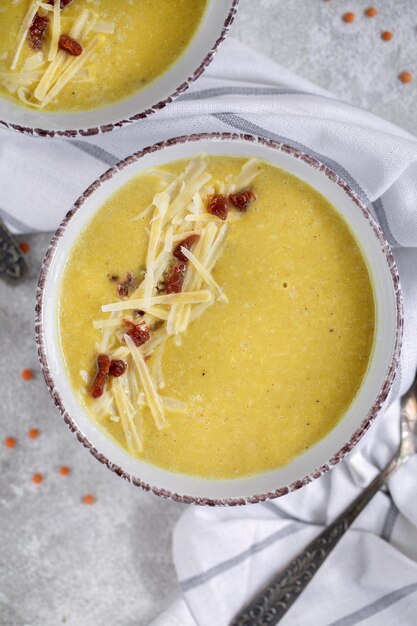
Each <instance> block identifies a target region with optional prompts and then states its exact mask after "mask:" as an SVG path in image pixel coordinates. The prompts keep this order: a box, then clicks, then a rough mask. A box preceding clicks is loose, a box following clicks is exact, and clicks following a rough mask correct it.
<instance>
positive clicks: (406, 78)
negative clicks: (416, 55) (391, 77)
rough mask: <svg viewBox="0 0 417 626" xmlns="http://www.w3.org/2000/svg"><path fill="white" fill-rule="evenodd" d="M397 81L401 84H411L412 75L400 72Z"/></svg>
mask: <svg viewBox="0 0 417 626" xmlns="http://www.w3.org/2000/svg"><path fill="white" fill-rule="evenodd" d="M399 79H400V81H401V82H402V83H411V82H412V80H413V75H412V74H411V72H401V74H400V75H399Z"/></svg>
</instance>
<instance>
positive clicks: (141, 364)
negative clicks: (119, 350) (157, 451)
mask: <svg viewBox="0 0 417 626" xmlns="http://www.w3.org/2000/svg"><path fill="white" fill-rule="evenodd" d="M124 339H125V341H126V345H127V347H128V348H129V350H130V353H131V355H132V358H133V362H134V364H135V367H136V369H137V372H138V374H139V378H140V381H141V383H142V387H143V391H144V392H145V397H146V401H147V403H148V406H149V410H150V412H151V414H152V417H153V419H154V421H155V425H156V427H157V428H158V429H159V430H161V429H162V428H165V426H167V425H168V424H167V420H166V417H165V411H164V407H163V404H162V400H161V398H160V397H159V395H158V392H157V390H156V386H155V383H154V381H153V380H152V377H151V375H150V372H149V369H148V366H147V365H146V363H145V359H144V358H143V355H142V352H141V351H140V349H139V348H138V347H137V346H135V344H134V342H133V341H132V339H131V338H130V337H129V335H125V336H124Z"/></svg>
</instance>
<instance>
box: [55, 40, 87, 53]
mask: <svg viewBox="0 0 417 626" xmlns="http://www.w3.org/2000/svg"><path fill="white" fill-rule="evenodd" d="M58 48H59V49H60V50H63V51H64V52H66V53H67V54H70V55H71V56H73V57H79V56H80V54H82V52H83V47H82V45H81V44H80V43H78V41H75V39H73V38H72V37H69V36H68V35H61V36H60V38H59V42H58Z"/></svg>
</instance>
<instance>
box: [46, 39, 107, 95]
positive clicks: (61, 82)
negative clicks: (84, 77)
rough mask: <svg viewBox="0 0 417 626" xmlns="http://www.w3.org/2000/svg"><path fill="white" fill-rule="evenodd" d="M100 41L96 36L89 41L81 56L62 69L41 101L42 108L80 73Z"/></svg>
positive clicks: (74, 58)
mask: <svg viewBox="0 0 417 626" xmlns="http://www.w3.org/2000/svg"><path fill="white" fill-rule="evenodd" d="M100 41H101V38H100V36H98V35H97V36H96V37H94V39H92V40H91V42H90V43H89V44H88V46H86V47H85V48H84V52H83V54H81V55H80V56H79V57H73V59H71V60H70V62H69V64H68V66H67V67H66V68H65V69H64V71H63V72H62V74H61V75H60V76H59V78H58V80H57V81H56V83H55V85H54V86H53V87H52V89H51V90H50V91H49V92H48V93H47V95H46V96H45V98H44V99H43V100H42V107H44V106H46V105H47V104H49V102H51V100H53V99H54V98H56V96H57V95H58V94H59V93H61V91H62V90H63V89H64V87H65V86H66V85H67V83H69V81H70V80H71V78H73V77H74V76H75V75H76V74H77V73H78V72H79V71H80V69H81V68H82V67H83V66H84V65H85V63H87V61H88V59H89V58H90V57H91V56H92V54H93V52H94V51H95V49H96V48H97V46H98V44H99V43H100Z"/></svg>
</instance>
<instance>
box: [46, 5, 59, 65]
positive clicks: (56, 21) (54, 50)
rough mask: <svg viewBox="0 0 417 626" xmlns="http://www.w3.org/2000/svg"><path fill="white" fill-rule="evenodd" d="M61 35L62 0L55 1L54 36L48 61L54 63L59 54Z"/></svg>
mask: <svg viewBox="0 0 417 626" xmlns="http://www.w3.org/2000/svg"><path fill="white" fill-rule="evenodd" d="M60 35H61V0H54V15H53V18H52V36H51V44H50V46H49V52H48V61H53V60H54V59H55V57H56V55H57V53H58V42H59V37H60Z"/></svg>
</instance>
